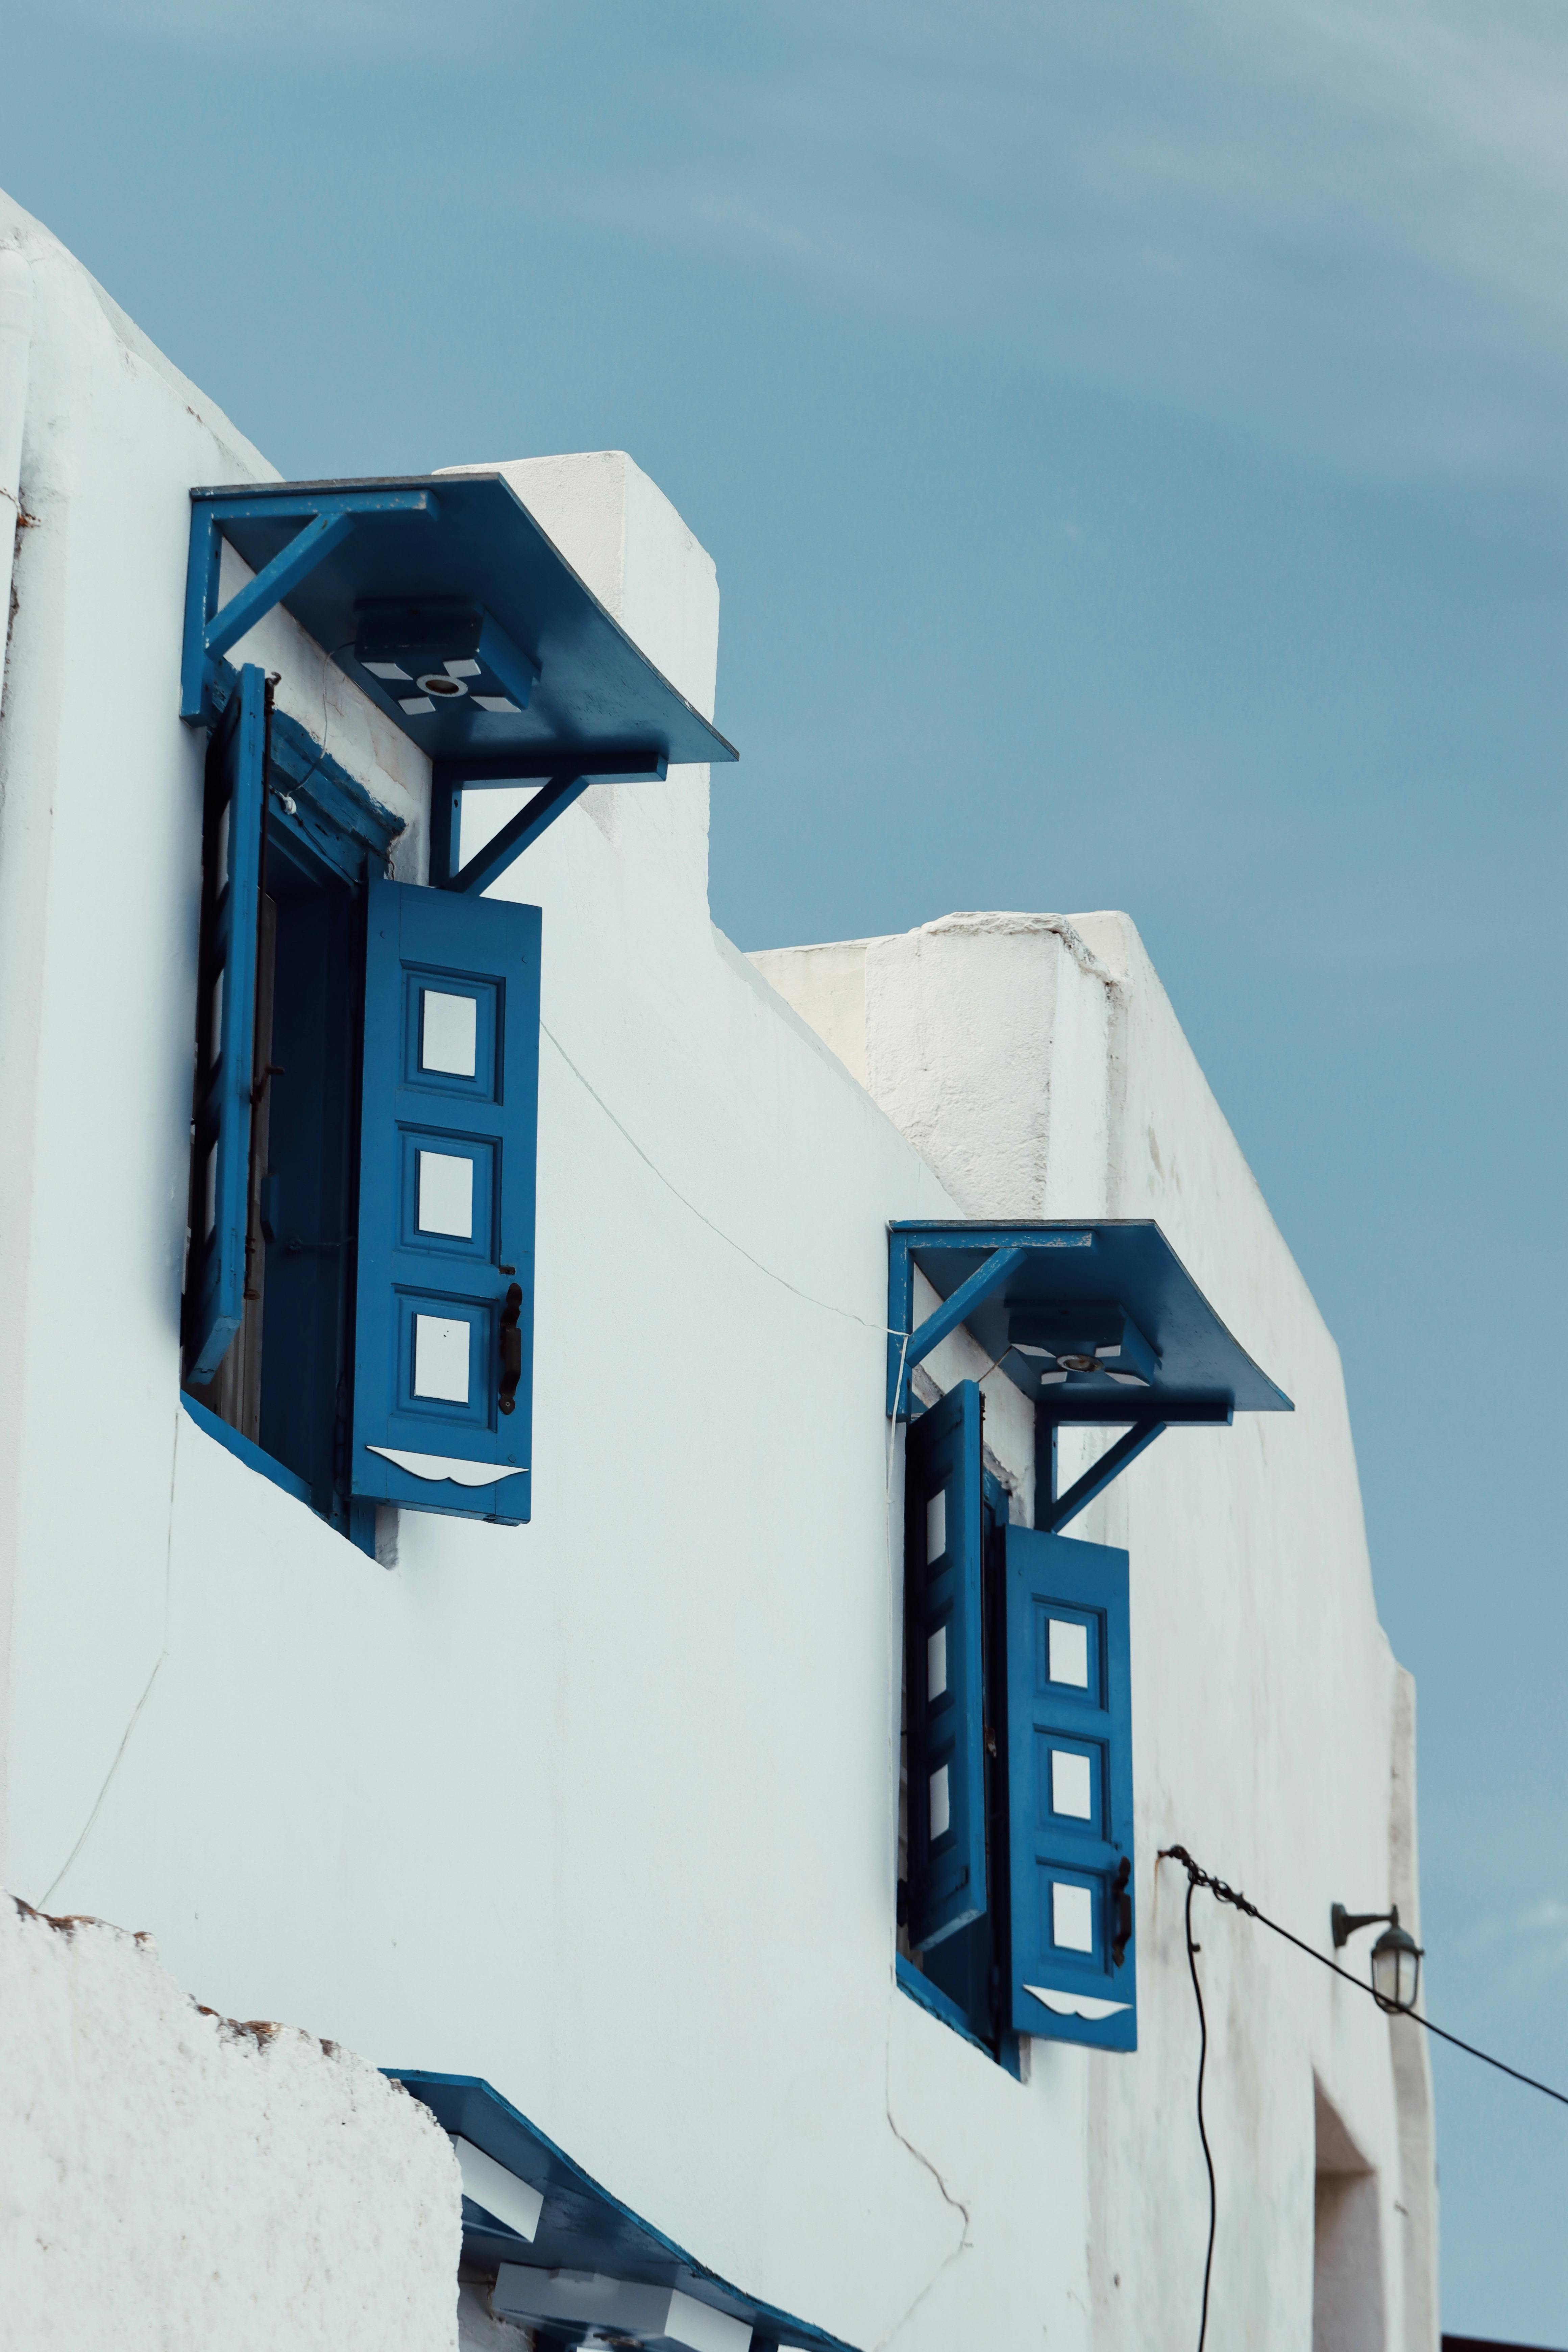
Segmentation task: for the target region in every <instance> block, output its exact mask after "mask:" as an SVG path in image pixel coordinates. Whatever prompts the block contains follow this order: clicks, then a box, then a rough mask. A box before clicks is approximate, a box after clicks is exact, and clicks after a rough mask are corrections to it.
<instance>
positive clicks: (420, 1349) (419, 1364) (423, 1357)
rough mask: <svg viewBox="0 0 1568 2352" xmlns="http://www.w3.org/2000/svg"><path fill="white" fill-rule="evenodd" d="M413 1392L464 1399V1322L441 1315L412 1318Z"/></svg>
mask: <svg viewBox="0 0 1568 2352" xmlns="http://www.w3.org/2000/svg"><path fill="white" fill-rule="evenodd" d="M414 1393H415V1395H416V1396H420V1397H440V1398H441V1399H442V1400H443V1401H444V1402H446V1403H447V1404H467V1403H468V1325H467V1324H466V1323H459V1322H455V1321H452V1320H449V1319H448V1318H447V1317H446V1316H444V1315H416V1317H415V1318H414Z"/></svg>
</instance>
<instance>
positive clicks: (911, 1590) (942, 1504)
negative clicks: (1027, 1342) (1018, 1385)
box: [904, 1381, 985, 1950]
mask: <svg viewBox="0 0 1568 2352" xmlns="http://www.w3.org/2000/svg"><path fill="white" fill-rule="evenodd" d="M907 1462H908V1469H907V1477H906V1486H905V1508H904V1580H905V1587H904V1589H905V1604H904V1622H905V1624H906V1627H907V1628H908V1637H909V1664H908V1667H907V1670H906V1695H907V1696H906V1706H907V1716H906V1721H907V1730H908V1745H907V1750H906V1755H907V1763H908V1771H909V1931H910V1943H911V1944H912V1945H913V1946H914V1947H915V1948H916V1949H917V1950H921V1949H923V1948H926V1947H927V1946H930V1945H931V1944H938V1943H940V1942H941V1941H942V1938H943V1937H945V1936H952V1935H953V1934H955V1933H956V1932H957V1930H958V1929H959V1928H960V1927H967V1926H968V1925H969V1923H970V1921H971V1920H972V1919H978V1918H979V1917H980V1916H981V1915H982V1913H983V1912H984V1909H985V1749H984V1738H985V1722H984V1697H983V1689H984V1677H983V1660H982V1654H981V1588H980V1570H981V1559H982V1553H983V1547H982V1528H981V1495H982V1486H981V1444H980V1391H979V1390H978V1388H977V1387H976V1386H975V1384H974V1382H973V1381H963V1382H962V1383H961V1384H960V1385H959V1386H958V1387H957V1388H955V1389H953V1390H952V1391H950V1393H949V1394H948V1395H946V1396H944V1397H943V1398H942V1402H940V1404H935V1405H933V1406H932V1407H931V1411H930V1412H924V1413H922V1414H921V1416H920V1418H919V1420H918V1421H913V1422H911V1423H910V1432H909V1451H908V1456H907Z"/></svg>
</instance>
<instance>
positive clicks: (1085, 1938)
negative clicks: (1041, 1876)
mask: <svg viewBox="0 0 1568 2352" xmlns="http://www.w3.org/2000/svg"><path fill="white" fill-rule="evenodd" d="M1051 1941H1052V1943H1053V1944H1055V1945H1056V1946H1057V1947H1058V1948H1059V1949H1060V1950H1061V1951H1064V1952H1092V1951H1093V1949H1094V1902H1093V1898H1092V1897H1091V1895H1090V1894H1089V1889H1088V1887H1087V1886H1064V1885H1062V1884H1061V1881H1060V1880H1059V1879H1053V1880H1052V1881H1051Z"/></svg>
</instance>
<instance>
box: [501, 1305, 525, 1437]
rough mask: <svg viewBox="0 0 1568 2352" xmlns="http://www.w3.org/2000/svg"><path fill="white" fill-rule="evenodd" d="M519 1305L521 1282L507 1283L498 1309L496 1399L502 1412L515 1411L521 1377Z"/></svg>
mask: <svg viewBox="0 0 1568 2352" xmlns="http://www.w3.org/2000/svg"><path fill="white" fill-rule="evenodd" d="M521 1306H522V1286H521V1283H517V1282H512V1283H509V1284H508V1285H507V1294H506V1298H505V1301H504V1303H503V1305H502V1307H501V1311H500V1395H499V1397H498V1398H497V1400H496V1402H497V1404H498V1405H499V1406H500V1411H501V1412H516V1411H517V1384H518V1382H519V1381H520V1380H521V1378H522V1333H521V1331H520V1330H519V1329H518V1324H517V1318H518V1312H519V1309H520V1308H521Z"/></svg>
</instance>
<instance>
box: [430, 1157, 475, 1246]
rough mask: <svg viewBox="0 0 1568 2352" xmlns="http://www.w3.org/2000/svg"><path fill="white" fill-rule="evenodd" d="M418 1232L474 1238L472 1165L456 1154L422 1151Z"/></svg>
mask: <svg viewBox="0 0 1568 2352" xmlns="http://www.w3.org/2000/svg"><path fill="white" fill-rule="evenodd" d="M418 1159H419V1230H420V1232H421V1233H422V1234H456V1235H457V1237H458V1240H459V1241H462V1242H471V1241H472V1240H473V1238H474V1163H473V1161H472V1160H462V1159H459V1158H458V1154H457V1153H456V1152H455V1151H421V1152H420V1153H419V1155H418Z"/></svg>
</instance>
